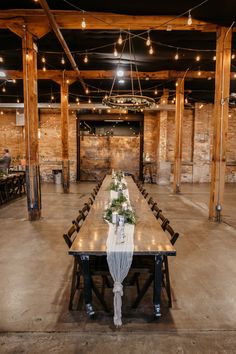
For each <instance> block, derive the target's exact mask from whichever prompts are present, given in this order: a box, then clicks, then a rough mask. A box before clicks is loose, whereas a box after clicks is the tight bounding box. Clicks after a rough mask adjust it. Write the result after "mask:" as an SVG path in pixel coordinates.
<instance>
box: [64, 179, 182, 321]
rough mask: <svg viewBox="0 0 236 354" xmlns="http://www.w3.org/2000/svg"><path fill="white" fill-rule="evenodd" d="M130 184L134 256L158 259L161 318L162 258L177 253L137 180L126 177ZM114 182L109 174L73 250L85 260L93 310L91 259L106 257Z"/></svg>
mask: <svg viewBox="0 0 236 354" xmlns="http://www.w3.org/2000/svg"><path fill="white" fill-rule="evenodd" d="M126 181H127V185H128V190H129V199H130V203H131V205H132V208H133V210H134V211H135V214H136V216H137V223H136V225H135V232H134V255H135V256H138V255H140V256H144V255H145V256H146V255H152V256H154V259H155V265H154V272H155V275H154V286H153V305H154V315H155V316H156V317H159V316H160V315H161V286H162V256H163V255H167V256H175V255H176V250H175V249H174V247H173V246H172V244H171V243H170V241H169V239H168V236H167V235H166V234H165V232H164V231H163V230H162V228H161V226H160V224H159V222H158V221H157V220H156V218H155V216H154V215H153V213H152V211H151V210H150V208H149V206H148V204H147V201H146V199H144V197H143V196H142V194H141V193H140V191H139V190H138V188H137V186H136V184H135V183H134V181H133V179H132V178H131V177H126ZM110 182H111V176H110V175H108V176H106V177H105V179H104V181H103V183H102V185H101V188H100V189H99V192H98V194H97V196H96V199H95V202H94V204H93V205H92V207H91V209H90V212H89V214H88V216H87V217H86V219H85V221H84V223H83V225H82V227H81V229H80V231H79V233H78V235H77V237H76V239H75V240H74V242H73V244H72V246H71V248H70V250H69V254H70V255H73V256H79V257H80V259H81V262H82V265H83V271H84V287H85V289H84V300H85V304H87V305H88V306H89V307H90V308H92V289H91V284H90V282H89V277H90V275H89V256H91V255H97V256H104V255H106V240H107V236H108V224H107V223H106V222H105V221H104V219H103V215H104V210H105V208H106V206H107V203H108V201H109V198H110V191H109V184H110Z"/></svg>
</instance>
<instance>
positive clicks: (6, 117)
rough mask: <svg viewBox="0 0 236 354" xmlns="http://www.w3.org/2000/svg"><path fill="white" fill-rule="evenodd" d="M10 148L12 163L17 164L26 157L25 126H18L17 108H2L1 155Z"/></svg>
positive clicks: (0, 121) (0, 120) (0, 114)
mask: <svg viewBox="0 0 236 354" xmlns="http://www.w3.org/2000/svg"><path fill="white" fill-rule="evenodd" d="M4 148H9V150H10V154H11V157H12V165H14V166H17V165H18V164H19V162H20V158H23V157H24V150H25V147H24V127H17V126H16V110H6V109H4V110H0V156H1V155H2V151H3V149H4Z"/></svg>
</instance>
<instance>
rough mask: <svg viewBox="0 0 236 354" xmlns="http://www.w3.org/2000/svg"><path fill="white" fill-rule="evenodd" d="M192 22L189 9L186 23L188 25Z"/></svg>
mask: <svg viewBox="0 0 236 354" xmlns="http://www.w3.org/2000/svg"><path fill="white" fill-rule="evenodd" d="M192 23H193V20H192V16H191V11H190V10H189V13H188V21H187V24H188V25H189V26H191V24H192Z"/></svg>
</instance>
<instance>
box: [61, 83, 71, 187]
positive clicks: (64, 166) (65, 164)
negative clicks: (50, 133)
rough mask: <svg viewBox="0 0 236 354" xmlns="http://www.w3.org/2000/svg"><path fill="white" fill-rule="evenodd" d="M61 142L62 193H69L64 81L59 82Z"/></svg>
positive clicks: (66, 88)
mask: <svg viewBox="0 0 236 354" xmlns="http://www.w3.org/2000/svg"><path fill="white" fill-rule="evenodd" d="M60 85H61V142H62V181H63V190H64V193H68V192H69V186H70V169H69V140H68V129H69V112H68V93H69V89H68V87H69V85H68V83H67V82H66V80H64V79H63V80H62V81H61V84H60Z"/></svg>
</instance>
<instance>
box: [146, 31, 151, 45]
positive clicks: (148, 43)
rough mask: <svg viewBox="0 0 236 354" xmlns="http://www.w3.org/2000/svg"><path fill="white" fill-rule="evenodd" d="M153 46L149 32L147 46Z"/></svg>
mask: <svg viewBox="0 0 236 354" xmlns="http://www.w3.org/2000/svg"><path fill="white" fill-rule="evenodd" d="M150 45H151V38H150V35H149V32H148V36H147V40H146V46H148V47H149V46H150Z"/></svg>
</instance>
